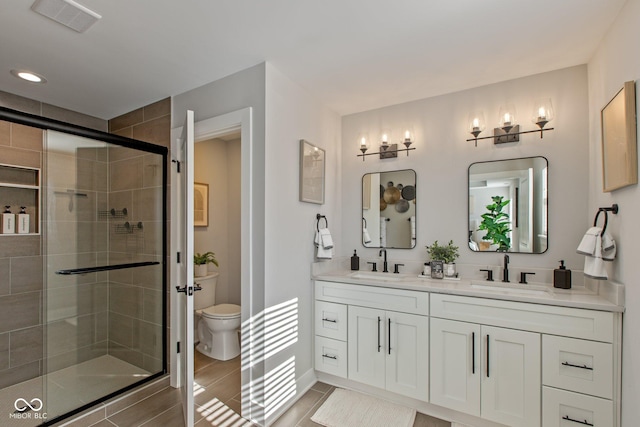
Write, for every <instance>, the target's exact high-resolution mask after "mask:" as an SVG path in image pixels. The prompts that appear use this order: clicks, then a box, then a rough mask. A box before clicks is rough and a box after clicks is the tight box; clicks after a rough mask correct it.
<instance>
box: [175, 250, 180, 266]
mask: <svg viewBox="0 0 640 427" xmlns="http://www.w3.org/2000/svg"><path fill="white" fill-rule="evenodd" d="M176 262H177V263H178V264H180V252H178V253H176Z"/></svg>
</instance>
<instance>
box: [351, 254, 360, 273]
mask: <svg viewBox="0 0 640 427" xmlns="http://www.w3.org/2000/svg"><path fill="white" fill-rule="evenodd" d="M351 269H352V270H360V257H359V256H358V254H356V250H355V249H354V250H353V256H352V257H351Z"/></svg>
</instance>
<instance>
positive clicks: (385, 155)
mask: <svg viewBox="0 0 640 427" xmlns="http://www.w3.org/2000/svg"><path fill="white" fill-rule="evenodd" d="M391 138H392V136H391V133H390V132H389V131H384V132H383V133H382V135H381V136H380V151H377V152H375V153H367V150H368V149H369V144H368V141H367V136H366V135H360V137H359V138H358V145H359V148H360V151H361V152H362V154H358V155H357V157H362V161H363V162H364V158H365V156H372V155H375V154H378V155H380V158H381V159H392V158H395V157H398V153H399V152H403V151H406V152H407V156H409V151H411V150H415V149H416V148H415V147H411V144H412V143H413V142H414V141H413V132H412V130H411V128H407V129H405V131H404V132H403V138H402V140H401V142H402V144H403V145H404V146H405V147H406V148H398V144H389V141H390V140H391Z"/></svg>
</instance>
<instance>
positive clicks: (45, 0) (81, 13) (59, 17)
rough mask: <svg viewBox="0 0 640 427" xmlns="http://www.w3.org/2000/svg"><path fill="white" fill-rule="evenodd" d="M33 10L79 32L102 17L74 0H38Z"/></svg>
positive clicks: (32, 7)
mask: <svg viewBox="0 0 640 427" xmlns="http://www.w3.org/2000/svg"><path fill="white" fill-rule="evenodd" d="M31 10H33V11H35V12H38V13H39V14H40V15H43V16H46V17H47V18H50V19H53V20H54V21H56V22H58V23H60V24H62V25H64V26H65V27H69V28H71V29H72V30H74V31H77V32H79V33H84V32H85V31H87V30H88V29H89V27H91V26H92V25H93V24H95V23H96V22H98V19H100V18H102V16H100V15H98V14H97V13H95V12H94V11H92V10H89V9H87V8H86V7H84V6H82V5H81V4H78V3H76V2H74V1H73V0H36V2H35V3H33V6H31Z"/></svg>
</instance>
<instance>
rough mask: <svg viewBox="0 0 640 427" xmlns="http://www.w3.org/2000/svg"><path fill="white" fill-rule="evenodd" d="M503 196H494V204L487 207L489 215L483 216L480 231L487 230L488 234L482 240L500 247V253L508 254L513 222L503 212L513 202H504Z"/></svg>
mask: <svg viewBox="0 0 640 427" xmlns="http://www.w3.org/2000/svg"><path fill="white" fill-rule="evenodd" d="M503 199H504V197H503V196H493V197H491V200H493V203H492V204H490V205H487V206H486V208H487V210H488V211H489V212H488V213H484V214H482V222H481V223H480V226H479V227H478V230H485V231H486V232H487V234H485V235H484V236H483V237H482V240H489V241H490V242H491V243H492V244H494V245H498V249H497V250H498V252H506V251H508V250H509V249H510V248H511V239H510V238H509V236H508V235H507V234H508V233H509V232H511V228H509V226H510V225H511V221H510V220H509V214H508V213H506V212H502V209H503V208H504V207H505V206H507V205H508V204H509V202H510V201H511V200H503Z"/></svg>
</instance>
